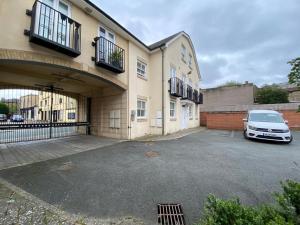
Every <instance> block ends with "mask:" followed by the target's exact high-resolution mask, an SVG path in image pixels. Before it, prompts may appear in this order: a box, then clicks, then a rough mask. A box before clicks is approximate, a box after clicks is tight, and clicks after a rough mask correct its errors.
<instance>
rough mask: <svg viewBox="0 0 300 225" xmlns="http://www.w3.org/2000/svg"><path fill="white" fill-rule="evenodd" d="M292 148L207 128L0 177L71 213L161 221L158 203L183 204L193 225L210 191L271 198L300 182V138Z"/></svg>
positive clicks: (255, 200)
mask: <svg viewBox="0 0 300 225" xmlns="http://www.w3.org/2000/svg"><path fill="white" fill-rule="evenodd" d="M294 136H295V141H294V142H293V143H292V144H290V145H284V144H270V143H262V142H253V141H247V140H244V139H243V137H242V135H241V134H240V133H239V132H224V131H209V130H207V131H203V132H200V133H195V134H191V135H188V136H186V137H183V138H181V139H178V140H172V141H161V142H154V143H152V142H123V143H119V144H115V145H112V146H108V147H104V148H101V149H98V150H91V151H87V152H83V153H79V154H76V155H71V156H66V157H63V158H59V159H53V160H49V161H45V162H40V163H35V164H31V165H27V166H23V167H17V168H13V169H8V170H2V171H0V176H1V177H3V178H4V179H6V180H8V181H9V182H11V183H13V184H15V185H17V186H19V187H21V188H23V189H25V190H26V191H28V192H30V193H32V194H34V195H36V196H38V197H40V198H41V199H43V200H45V201H47V202H49V203H51V204H54V205H58V206H61V207H62V208H63V209H65V210H66V211H68V212H71V213H83V214H86V215H87V216H96V217H119V216H127V215H131V216H134V217H138V218H142V219H143V220H144V221H145V222H146V224H155V222H156V219H157V215H156V213H157V211H156V204H157V203H164V202H171V203H182V205H183V208H184V212H185V215H186V219H187V221H188V223H189V224H192V223H193V222H195V221H196V220H197V218H199V217H200V212H201V209H202V208H203V203H204V201H205V199H206V197H207V195H208V194H209V193H214V194H215V195H217V196H219V197H223V198H228V197H233V196H238V197H240V198H241V201H242V202H243V203H247V204H257V203H262V202H269V201H271V199H272V198H271V195H270V193H271V192H273V191H279V190H280V185H279V182H280V180H284V179H288V178H291V179H295V180H298V181H300V177H299V174H300V133H299V132H298V133H295V134H294Z"/></svg>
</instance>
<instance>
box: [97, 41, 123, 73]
mask: <svg viewBox="0 0 300 225" xmlns="http://www.w3.org/2000/svg"><path fill="white" fill-rule="evenodd" d="M95 42H96V65H98V66H101V67H103V68H105V69H108V70H111V71H113V72H116V73H122V72H124V70H125V50H124V49H123V48H121V47H119V46H118V45H116V44H114V43H113V42H111V41H109V40H107V39H106V38H104V37H97V38H95Z"/></svg>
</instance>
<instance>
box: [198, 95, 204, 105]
mask: <svg viewBox="0 0 300 225" xmlns="http://www.w3.org/2000/svg"><path fill="white" fill-rule="evenodd" d="M198 104H203V94H202V93H199V98H198Z"/></svg>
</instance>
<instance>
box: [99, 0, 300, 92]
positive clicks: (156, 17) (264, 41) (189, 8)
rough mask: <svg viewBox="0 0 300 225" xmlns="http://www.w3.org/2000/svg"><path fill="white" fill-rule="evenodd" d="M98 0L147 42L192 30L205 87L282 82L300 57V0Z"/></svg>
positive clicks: (101, 5) (100, 4) (104, 7)
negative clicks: (294, 60) (228, 83)
mask: <svg viewBox="0 0 300 225" xmlns="http://www.w3.org/2000/svg"><path fill="white" fill-rule="evenodd" d="M94 1H95V2H96V3H97V2H98V3H99V6H100V7H101V8H102V9H104V10H105V11H107V12H108V13H109V14H110V15H111V16H112V17H114V18H115V19H117V20H118V21H119V22H120V23H121V24H122V25H124V26H125V27H126V28H128V29H129V30H130V31H131V32H132V33H134V34H135V35H136V36H138V37H139V38H140V39H142V40H143V41H144V42H146V43H147V44H150V43H152V42H154V41H157V40H159V39H161V38H164V37H165V36H168V35H171V34H173V33H175V32H178V31H180V30H185V31H186V32H187V33H189V34H190V35H191V38H192V40H193V43H194V46H195V48H196V52H197V55H198V62H199V65H200V70H201V74H202V77H203V82H202V83H203V86H204V87H210V86H215V85H218V84H220V82H225V81H227V80H237V81H241V82H244V81H246V80H248V81H252V82H255V83H257V84H258V85H261V84H264V83H273V82H284V81H287V74H288V72H289V69H290V67H289V65H287V63H286V62H287V61H288V60H290V59H292V58H295V57H297V56H300V45H299V40H300V29H299V21H300V13H299V12H300V1H299V0H284V1H283V0H252V1H244V0H226V1H220V0H201V1H199V0H187V1H179V0H174V1H168V0H152V1H149V0H148V1H147V0H140V1H134V2H133V1H130V0H122V1H121V0H114V1H104V0H103V1H102V0H94Z"/></svg>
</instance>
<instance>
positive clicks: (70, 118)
mask: <svg viewBox="0 0 300 225" xmlns="http://www.w3.org/2000/svg"><path fill="white" fill-rule="evenodd" d="M68 119H69V120H75V113H74V112H69V113H68Z"/></svg>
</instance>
